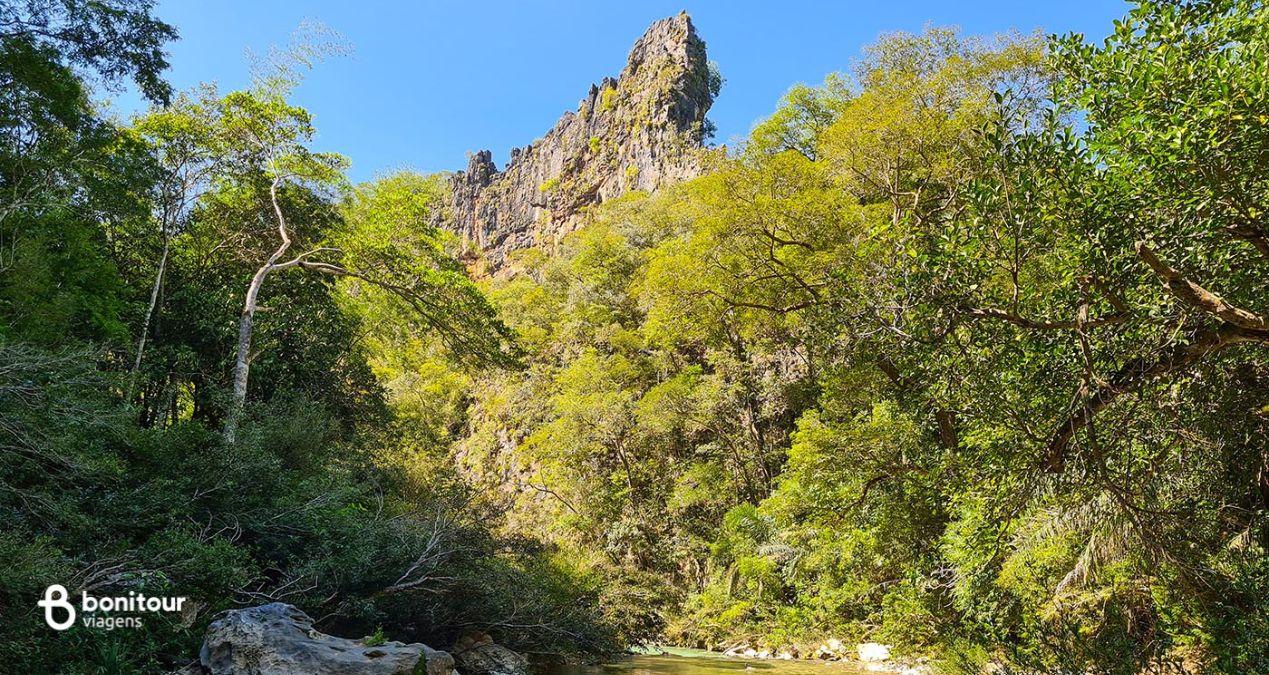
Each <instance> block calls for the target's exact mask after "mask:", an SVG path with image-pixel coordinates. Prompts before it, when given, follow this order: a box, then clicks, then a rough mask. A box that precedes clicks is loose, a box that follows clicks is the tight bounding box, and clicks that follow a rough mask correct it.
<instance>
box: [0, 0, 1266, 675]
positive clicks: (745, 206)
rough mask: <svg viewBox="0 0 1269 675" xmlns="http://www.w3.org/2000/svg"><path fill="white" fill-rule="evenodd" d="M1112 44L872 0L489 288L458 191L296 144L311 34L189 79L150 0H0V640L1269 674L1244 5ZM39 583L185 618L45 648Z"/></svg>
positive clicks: (15, 658)
mask: <svg viewBox="0 0 1269 675" xmlns="http://www.w3.org/2000/svg"><path fill="white" fill-rule="evenodd" d="M1108 30H1109V31H1110V37H1109V38H1107V39H1106V40H1105V41H1104V42H1098V43H1093V42H1090V41H1089V40H1087V39H1085V37H1084V36H1082V35H1066V36H1062V35H1054V36H1041V35H1038V34H1034V35H1033V34H1009V35H1001V36H990V37H976V36H968V35H963V34H961V33H960V32H959V31H957V30H955V29H950V28H938V27H931V28H929V29H927V30H926V31H925V32H923V33H920V34H908V33H893V34H887V35H883V36H882V37H880V38H879V39H878V40H877V41H876V42H875V43H874V44H873V45H871V46H870V47H868V48H867V49H866V50H865V51H864V52H863V53H862V54H859V55H857V59H856V60H855V65H854V67H853V69H852V70H850V71H849V72H843V73H837V74H832V75H829V76H828V77H827V79H826V80H825V81H824V83H823V84H822V85H819V86H806V85H797V86H794V87H793V88H792V89H790V90H789V92H788V94H787V95H786V97H785V98H784V99H783V100H782V101H780V102H779V105H778V107H777V108H776V110H775V112H774V113H773V114H772V115H771V116H770V117H768V118H766V119H765V120H762V121H761V122H759V123H758V124H756V125H755V126H754V128H753V130H752V133H751V134H750V136H749V137H748V138H747V139H746V140H744V142H742V143H740V144H738V145H734V146H732V147H726V148H722V147H715V148H708V149H702V150H701V151H700V152H701V157H700V161H701V162H702V163H703V165H704V166H706V167H707V169H706V171H704V172H703V175H701V176H700V177H698V178H694V179H691V180H687V181H684V182H681V183H678V184H675V185H672V186H669V187H667V188H665V189H661V190H658V191H656V192H654V193H650V194H649V193H642V192H635V193H632V194H629V195H626V196H624V197H622V198H620V199H616V200H612V201H608V202H605V203H604V204H602V205H600V206H597V207H595V208H593V209H589V210H588V211H587V212H586V214H585V224H584V225H583V226H582V227H580V228H578V229H577V231H576V232H574V233H573V234H571V235H570V236H569V237H567V238H566V239H565V240H564V241H563V242H561V243H560V244H559V245H558V246H553V247H542V248H533V249H527V250H523V251H519V252H518V253H517V254H516V255H515V256H514V260H513V261H512V264H511V267H510V270H511V272H510V273H506V274H496V275H490V274H484V273H482V272H481V270H480V266H479V264H477V263H473V262H472V261H471V255H470V251H467V250H465V249H464V245H463V242H461V241H459V240H458V238H457V237H456V236H455V235H454V234H452V233H451V232H449V231H448V230H446V228H445V227H444V223H445V220H446V217H447V214H446V213H445V209H446V205H447V204H448V203H449V201H448V200H447V190H448V189H449V183H448V182H447V180H446V177H445V176H443V175H423V174H419V173H411V172H398V173H394V174H391V175H386V176H384V177H381V178H379V179H377V180H375V181H372V182H369V183H364V184H352V183H351V182H350V181H349V180H348V178H347V173H346V172H347V165H348V161H347V159H345V158H344V157H342V156H339V155H336V154H328V153H321V152H317V151H315V150H314V149H313V148H312V139H313V136H314V133H315V124H317V121H316V120H315V117H314V115H313V113H311V112H310V111H307V110H304V109H303V108H301V107H298V106H297V105H296V104H295V103H294V102H293V98H294V97H293V93H294V90H295V88H296V86H297V85H298V84H299V83H300V81H301V80H302V78H303V76H304V73H305V71H306V70H307V69H308V68H310V67H311V66H313V65H315V64H316V63H317V62H319V61H320V60H321V59H322V58H324V57H325V56H328V55H332V54H334V53H337V52H339V51H340V50H341V47H340V46H339V45H338V44H336V43H333V42H331V41H329V40H328V39H327V37H328V36H326V35H324V34H323V33H322V32H321V31H310V34H309V35H308V36H307V37H305V38H303V39H300V40H298V41H297V42H296V43H295V44H293V45H291V46H289V47H286V48H281V49H278V50H276V51H275V52H274V53H272V54H270V55H268V56H266V57H264V58H262V59H260V61H259V63H257V64H255V67H254V73H255V77H254V80H253V83H252V85H251V86H250V87H249V88H247V89H244V90H241V91H231V92H225V91H220V90H218V89H217V88H216V87H215V86H214V85H211V84H208V85H205V86H203V87H200V88H198V89H196V90H193V91H186V92H176V91H173V90H172V88H171V87H170V86H169V85H168V84H167V83H166V82H165V79H164V71H165V70H166V68H167V63H166V61H165V58H166V57H165V45H166V44H168V43H169V42H170V41H172V40H175V39H177V32H176V29H175V28H173V27H172V26H170V25H167V24H166V23H164V22H163V21H162V20H161V19H160V18H159V17H157V16H156V15H155V13H154V9H153V3H152V2H151V0H98V1H94V2H81V1H79V0H0V83H2V87H0V449H2V450H3V457H4V461H3V462H0V520H2V522H3V525H0V670H4V671H6V672H7V671H14V672H68V673H127V672H162V671H165V670H170V669H173V668H177V667H179V666H181V665H182V664H184V663H186V662H187V661H188V660H189V658H190V656H191V655H192V654H195V653H197V649H198V644H199V640H200V637H201V635H202V632H203V630H204V629H205V628H206V626H207V623H208V621H209V620H210V619H211V617H212V616H214V615H215V614H216V613H217V612H219V611H221V610H223V609H227V608H233V607H241V606H244V605H250V604H260V603H265V602H271V601H284V602H287V603H291V604H294V605H297V606H299V607H302V608H303V609H304V610H305V611H307V612H308V613H309V614H311V615H312V616H313V617H316V618H318V620H319V624H320V625H321V626H323V627H324V629H329V630H338V631H340V632H342V633H343V634H348V635H354V634H356V635H369V634H371V633H372V632H377V633H379V634H386V635H388V636H390V637H392V638H395V639H405V640H420V641H423V642H427V643H428V644H437V645H446V644H449V643H450V642H452V641H453V639H454V638H455V636H457V635H458V634H459V633H461V632H462V631H463V630H464V629H466V628H470V627H478V628H480V629H482V630H488V631H490V632H491V633H493V634H494V635H495V636H496V637H497V638H498V640H499V641H500V642H505V643H506V644H509V645H511V646H513V647H517V648H520V649H523V650H528V651H535V652H549V653H559V654H582V655H597V654H607V653H612V652H615V651H618V650H621V649H623V648H625V647H628V646H630V645H635V644H646V643H662V644H675V645H690V646H698V647H706V648H712V649H725V648H728V647H732V646H735V645H739V644H744V645H752V646H755V647H759V648H767V649H772V650H794V649H797V650H801V652H802V653H803V654H804V655H807V654H809V652H810V651H811V650H812V649H813V648H814V645H817V644H820V643H821V642H822V641H823V640H825V639H827V638H830V637H832V638H837V639H841V640H846V641H850V640H855V641H863V640H876V641H879V642H884V643H887V644H892V645H894V646H895V650H896V652H897V653H899V654H900V655H905V654H906V655H913V656H915V655H927V656H931V657H933V659H934V660H933V661H932V662H931V663H932V664H933V667H934V668H935V669H937V670H938V671H939V672H949V673H953V672H980V671H981V670H983V669H985V668H988V667H993V668H997V669H1002V670H1005V671H1012V672H1109V673H1139V672H1165V671H1166V670H1167V669H1169V668H1171V669H1175V670H1178V671H1179V670H1181V669H1184V670H1185V671H1188V672H1232V673H1253V672H1269V555H1267V554H1266V549H1265V547H1266V546H1269V523H1267V522H1266V516H1267V515H1269V440H1267V439H1269V292H1266V289H1267V288H1269V221H1267V220H1266V218H1267V216H1266V213H1267V210H1269V8H1266V7H1265V6H1264V4H1263V3H1262V2H1259V1H1252V0H1185V1H1182V2H1139V3H1136V4H1135V5H1134V6H1133V8H1132V9H1131V11H1130V12H1129V13H1128V14H1127V15H1126V16H1125V17H1124V18H1122V19H1121V20H1119V21H1117V22H1115V24H1114V26H1113V27H1108ZM850 56H851V55H843V59H847V58H849V57H850ZM725 71H726V66H725V64H723V72H724V74H725ZM718 84H719V83H718V82H713V83H711V86H712V87H714V88H715V89H716V87H717V86H718ZM124 86H134V87H136V88H137V89H138V90H139V91H141V92H142V93H143V94H144V95H145V96H146V98H147V99H148V100H149V101H150V103H151V104H152V106H151V108H150V110H149V111H148V112H146V113H144V114H140V115H137V116H133V117H131V118H129V119H119V118H118V117H117V116H112V115H111V114H109V113H108V112H107V111H106V110H105V108H104V107H103V106H102V105H101V103H100V100H101V94H102V93H103V92H110V91H116V90H118V89H119V88H121V87H124ZM318 112H319V113H320V111H318ZM52 583H60V584H64V585H65V586H67V587H68V588H70V589H72V590H77V589H87V590H94V591H96V590H100V591H101V592H106V591H108V590H120V589H123V590H127V589H136V590H143V591H145V592H146V593H147V594H163V593H171V594H179V595H182V596H187V597H189V598H190V599H191V603H190V605H189V606H188V607H187V608H186V611H185V612H183V613H181V614H179V615H170V616H162V617H155V618H153V619H148V620H147V623H146V629H145V630H137V631H131V630H113V631H107V630H91V629H80V628H76V629H75V630H71V631H66V632H60V633H59V632H55V631H52V630H49V629H48V627H47V626H46V625H45V624H44V622H43V620H42V619H41V615H40V610H39V609H38V608H37V607H36V604H35V601H36V600H37V599H38V598H39V597H40V596H41V594H42V593H43V592H44V589H45V588H46V587H47V586H48V585H49V584H52ZM1152 668H1153V669H1156V670H1150V669H1152Z"/></svg>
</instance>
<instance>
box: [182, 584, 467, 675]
mask: <svg viewBox="0 0 1269 675" xmlns="http://www.w3.org/2000/svg"><path fill="white" fill-rule="evenodd" d="M198 657H199V664H198V665H197V666H191V667H190V669H188V672H190V673H195V672H201V673H205V674H207V673H209V674H210V675H326V674H331V675H334V674H336V673H338V674H340V675H453V672H454V659H453V657H451V656H450V655H449V654H447V653H445V652H442V651H437V650H434V649H431V648H429V647H428V646H427V645H423V644H419V643H414V644H404V643H401V642H385V643H384V644H381V645H374V646H368V645H366V644H364V643H363V642H362V641H360V640H349V639H346V638H340V637H334V636H331V635H326V634H324V633H320V632H318V631H317V630H316V629H314V628H313V619H311V618H309V616H308V615H307V614H305V613H304V612H301V611H300V610H299V609H297V608H296V607H293V606H291V605H287V604H284V603H280V602H275V603H272V604H268V605H261V606H259V607H251V608H248V609H238V610H230V611H228V612H223V613H222V614H220V615H219V616H218V617H217V618H216V619H215V620H214V621H212V623H211V625H210V626H208V628H207V637H206V639H204V641H203V648H202V650H201V651H200V652H199V655H198ZM183 672H184V671H183Z"/></svg>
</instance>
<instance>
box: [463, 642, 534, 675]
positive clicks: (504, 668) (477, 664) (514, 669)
mask: <svg viewBox="0 0 1269 675" xmlns="http://www.w3.org/2000/svg"><path fill="white" fill-rule="evenodd" d="M453 653H454V662H455V664H456V665H457V666H458V669H459V671H460V672H461V673H462V674H463V675H527V674H528V672H529V659H528V658H526V657H525V656H524V655H523V654H518V653H516V652H513V651H511V650H510V649H507V648H506V647H503V646H502V645H499V644H494V641H493V638H491V637H489V636H488V635H486V634H484V633H468V634H466V635H464V636H463V637H461V638H459V639H458V641H457V642H455V643H454V647H453Z"/></svg>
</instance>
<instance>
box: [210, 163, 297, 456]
mask: <svg viewBox="0 0 1269 675" xmlns="http://www.w3.org/2000/svg"><path fill="white" fill-rule="evenodd" d="M278 183H279V180H278V179H274V181H273V184H272V185H271V186H269V198H270V200H272V202H273V213H274V214H275V215H276V216H277V219H278V235H279V236H280V237H281V238H282V243H281V244H280V245H278V249H277V250H276V251H274V252H273V255H271V256H269V259H268V260H267V261H265V263H264V264H263V265H261V266H260V269H258V270H256V273H255V276H253V277H251V285H250V286H248V287H247V299H246V300H245V301H244V302H243V304H242V316H241V317H239V319H238V356H237V358H236V359H235V361H234V397H233V401H232V402H231V403H230V404H229V414H228V415H227V416H226V417H225V429H224V432H223V435H224V438H225V442H226V443H233V442H234V439H235V437H237V435H238V424H239V422H241V421H242V410H243V408H244V407H245V406H246V404H247V373H248V371H249V370H250V369H251V332H252V330H253V329H254V328H255V318H256V299H257V298H258V297H259V296H260V287H261V286H264V278H265V277H267V276H269V272H272V271H273V268H274V267H275V266H276V265H277V262H278V260H279V259H281V258H282V254H283V253H286V250H287V249H289V248H290V247H291V235H290V233H289V232H287V229H286V218H285V217H283V215H282V206H281V204H279V203H278Z"/></svg>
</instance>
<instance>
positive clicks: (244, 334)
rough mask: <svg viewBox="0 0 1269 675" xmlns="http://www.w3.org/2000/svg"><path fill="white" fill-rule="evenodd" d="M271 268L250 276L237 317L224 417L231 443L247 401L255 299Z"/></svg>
mask: <svg viewBox="0 0 1269 675" xmlns="http://www.w3.org/2000/svg"><path fill="white" fill-rule="evenodd" d="M272 269H273V264H272V263H266V264H265V265H264V266H263V267H261V268H260V269H259V270H256V274H255V276H254V277H252V278H251V286H250V287H248V288H247V300H246V302H244V303H243V306H242V315H241V316H240V317H239V318H238V356H237V358H236V359H235V360H234V397H233V401H232V402H231V403H230V406H229V415H228V416H227V417H226V418H225V431H224V436H225V442H226V443H233V442H234V437H235V436H237V434H238V423H239V422H240V421H241V419H242V410H243V407H245V406H246V403H247V375H248V373H249V371H250V370H251V333H252V331H253V330H254V329H255V318H256V299H257V298H258V297H259V295H260V287H261V286H263V285H264V278H265V277H266V276H268V275H269V271H270V270H272Z"/></svg>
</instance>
